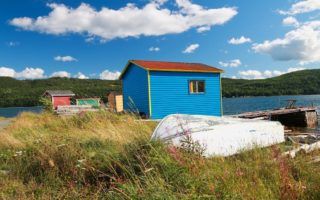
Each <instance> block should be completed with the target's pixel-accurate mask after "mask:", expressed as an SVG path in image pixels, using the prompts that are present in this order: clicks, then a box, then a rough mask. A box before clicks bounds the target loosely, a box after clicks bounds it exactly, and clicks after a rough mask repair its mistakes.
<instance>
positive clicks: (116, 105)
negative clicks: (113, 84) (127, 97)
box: [108, 92, 123, 112]
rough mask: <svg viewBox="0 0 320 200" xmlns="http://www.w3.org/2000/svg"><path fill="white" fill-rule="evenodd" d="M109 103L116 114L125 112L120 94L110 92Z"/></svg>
mask: <svg viewBox="0 0 320 200" xmlns="http://www.w3.org/2000/svg"><path fill="white" fill-rule="evenodd" d="M108 103H109V108H110V110H112V111H114V112H122V111H123V96H122V94H121V93H120V92H110V94H109V95H108Z"/></svg>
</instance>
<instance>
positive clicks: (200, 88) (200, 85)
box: [198, 81, 204, 93]
mask: <svg viewBox="0 0 320 200" xmlns="http://www.w3.org/2000/svg"><path fill="white" fill-rule="evenodd" d="M198 92H199V93H200V92H201V93H203V92H204V81H198Z"/></svg>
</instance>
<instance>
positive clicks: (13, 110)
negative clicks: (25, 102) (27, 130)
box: [0, 106, 42, 118]
mask: <svg viewBox="0 0 320 200" xmlns="http://www.w3.org/2000/svg"><path fill="white" fill-rule="evenodd" d="M41 111H42V107H41V106H35V107H10V108H0V116H1V117H7V118H10V117H16V116H17V115H19V113H21V112H35V113H40V112H41Z"/></svg>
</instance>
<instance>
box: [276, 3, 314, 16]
mask: <svg viewBox="0 0 320 200" xmlns="http://www.w3.org/2000/svg"><path fill="white" fill-rule="evenodd" d="M316 10H320V1H319V0H301V1H299V2H297V3H294V4H293V5H292V6H291V8H290V9H289V10H288V11H283V10H280V11H279V13H280V14H283V15H297V14H302V13H308V12H312V11H316Z"/></svg>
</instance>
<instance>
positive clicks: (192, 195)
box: [0, 112, 320, 199]
mask: <svg viewBox="0 0 320 200" xmlns="http://www.w3.org/2000/svg"><path fill="white" fill-rule="evenodd" d="M155 126H156V124H155V123H152V122H143V121H140V120H137V119H136V118H135V117H133V116H129V115H115V114H112V113H108V112H98V113H87V114H84V115H82V116H76V117H65V118H61V117H57V116H54V115H52V114H41V115H36V114H31V113H24V114H22V115H21V116H19V117H17V118H16V119H15V120H14V121H13V123H12V124H11V125H10V126H9V127H8V128H6V129H5V130H4V131H2V133H0V199H52V198H55V199H319V198H320V167H319V164H318V163H310V160H311V158H312V157H313V156H316V155H320V152H314V153H313V154H310V155H300V156H298V157H297V158H296V159H295V160H291V159H288V158H283V157H280V156H279V155H280V154H281V152H282V150H281V149H280V147H278V146H274V147H272V148H266V149H256V150H253V151H250V152H245V153H242V154H239V155H237V156H232V157H228V158H212V159H205V158H202V157H201V156H198V155H196V154H192V153H188V152H187V151H183V150H179V149H175V148H168V147H166V146H165V145H163V144H161V143H157V142H150V141H149V138H150V134H151V133H152V131H153V129H154V127H155Z"/></svg>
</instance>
